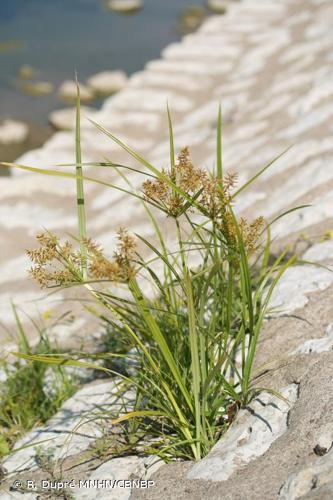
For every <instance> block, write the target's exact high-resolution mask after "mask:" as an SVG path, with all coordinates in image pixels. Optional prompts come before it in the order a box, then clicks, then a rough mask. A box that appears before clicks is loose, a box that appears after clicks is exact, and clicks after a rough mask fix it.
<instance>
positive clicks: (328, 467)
mask: <svg viewBox="0 0 333 500" xmlns="http://www.w3.org/2000/svg"><path fill="white" fill-rule="evenodd" d="M332 481H333V449H332V450H331V451H330V452H328V453H327V455H324V456H323V457H320V458H318V460H316V462H315V463H314V464H312V465H311V466H310V467H307V468H305V469H302V470H300V471H299V472H296V473H295V474H292V475H291V476H290V477H289V478H288V480H287V482H286V483H285V485H284V486H283V488H282V490H281V491H280V494H279V498H281V500H296V499H298V498H304V497H305V495H307V494H308V493H311V491H312V490H314V489H319V488H321V487H322V486H325V485H327V484H329V483H331V482H332Z"/></svg>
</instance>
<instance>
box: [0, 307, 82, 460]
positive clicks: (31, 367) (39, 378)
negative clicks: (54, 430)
mask: <svg viewBox="0 0 333 500" xmlns="http://www.w3.org/2000/svg"><path fill="white" fill-rule="evenodd" d="M13 313H14V315H15V320H16V332H15V335H14V337H15V339H16V341H17V349H18V350H19V351H20V352H21V353H22V354H24V355H27V356H29V355H34V354H36V355H44V354H50V353H59V350H56V349H55V348H54V346H52V344H51V342H50V339H49V333H48V329H47V328H46V327H45V325H42V326H39V325H38V324H37V323H36V322H34V327H35V329H36V333H37V335H38V336H37V341H36V342H35V343H34V346H32V343H31V342H29V338H28V335H27V334H26V332H25V330H24V327H23V324H22V322H21V319H20V316H19V313H18V311H17V309H16V307H15V306H13ZM9 333H10V332H9ZM0 370H1V371H2V374H3V380H2V381H0V458H1V457H2V456H4V455H7V454H8V453H9V452H10V450H11V448H12V446H13V445H14V443H15V442H16V441H17V440H18V439H19V438H20V437H21V436H22V435H23V434H24V433H25V432H26V431H28V430H30V429H31V428H32V427H34V426H36V425H41V424H43V423H45V422H46V421H47V420H48V419H49V418H50V417H51V416H52V415H53V414H54V413H55V412H56V411H57V410H58V409H59V408H60V406H61V405H62V403H63V402H64V401H65V400H66V399H68V398H69V397H70V396H71V395H72V394H74V392H75V390H76V389H77V384H76V382H75V377H74V376H73V375H70V374H68V373H67V372H66V370H65V369H63V368H62V367H61V366H54V367H50V366H48V365H45V364H43V363H39V362H36V361H26V362H25V361H23V362H22V360H18V361H16V362H15V363H13V362H10V361H8V360H6V359H2V360H0Z"/></svg>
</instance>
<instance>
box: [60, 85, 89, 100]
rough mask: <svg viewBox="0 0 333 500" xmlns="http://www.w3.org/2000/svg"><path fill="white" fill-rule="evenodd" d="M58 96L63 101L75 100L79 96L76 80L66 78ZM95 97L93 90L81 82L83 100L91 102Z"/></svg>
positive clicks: (81, 98)
mask: <svg viewBox="0 0 333 500" xmlns="http://www.w3.org/2000/svg"><path fill="white" fill-rule="evenodd" d="M58 97H59V98H60V99H62V100H63V101H67V102H75V101H76V98H77V85H76V82H75V81H74V80H65V81H64V82H63V83H62V84H61V85H60V87H59V89H58ZM93 98H94V94H93V92H92V91H91V90H90V89H89V88H88V87H86V86H85V85H82V83H80V100H81V102H90V101H92V100H93Z"/></svg>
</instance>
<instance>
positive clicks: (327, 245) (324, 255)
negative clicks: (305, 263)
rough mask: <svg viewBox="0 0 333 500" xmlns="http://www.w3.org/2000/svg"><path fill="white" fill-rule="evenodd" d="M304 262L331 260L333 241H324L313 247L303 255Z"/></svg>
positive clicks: (332, 257) (332, 256)
mask: <svg viewBox="0 0 333 500" xmlns="http://www.w3.org/2000/svg"><path fill="white" fill-rule="evenodd" d="M303 259H304V260H309V261H311V262H320V261H323V260H327V259H333V240H329V241H324V242H323V243H317V245H313V246H312V247H311V248H309V250H307V251H306V252H305V254H304V255H303Z"/></svg>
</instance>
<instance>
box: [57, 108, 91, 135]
mask: <svg viewBox="0 0 333 500" xmlns="http://www.w3.org/2000/svg"><path fill="white" fill-rule="evenodd" d="M96 113H97V111H96V110H95V109H94V108H88V107H86V106H81V123H82V122H84V119H85V118H91V119H92V120H94V118H95V115H96ZM49 121H50V123H51V125H53V127H54V128H56V129H59V130H73V129H74V128H75V123H76V108H64V109H57V110H56V111H52V112H51V113H50V114H49Z"/></svg>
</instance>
